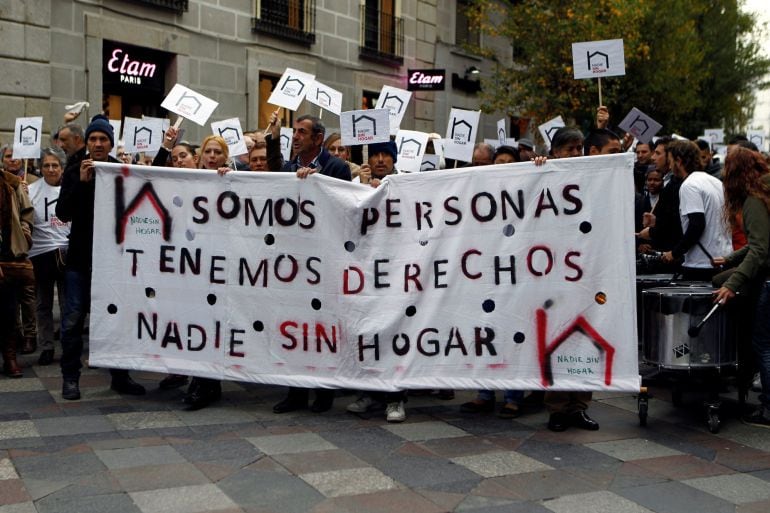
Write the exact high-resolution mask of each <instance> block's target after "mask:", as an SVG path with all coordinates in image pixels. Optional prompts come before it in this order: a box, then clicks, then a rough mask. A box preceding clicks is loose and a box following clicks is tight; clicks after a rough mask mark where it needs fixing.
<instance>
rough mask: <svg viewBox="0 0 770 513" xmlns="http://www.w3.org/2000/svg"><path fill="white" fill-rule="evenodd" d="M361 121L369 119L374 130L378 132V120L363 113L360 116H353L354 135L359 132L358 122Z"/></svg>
mask: <svg viewBox="0 0 770 513" xmlns="http://www.w3.org/2000/svg"><path fill="white" fill-rule="evenodd" d="M361 121H368V122H369V124H371V125H372V132H374V133H377V120H376V119H374V118H373V117H371V116H367V115H366V114H362V115H360V116H358V117H355V116H353V135H354V136H355V135H356V134H358V130H356V123H359V122H361ZM359 128H360V127H359Z"/></svg>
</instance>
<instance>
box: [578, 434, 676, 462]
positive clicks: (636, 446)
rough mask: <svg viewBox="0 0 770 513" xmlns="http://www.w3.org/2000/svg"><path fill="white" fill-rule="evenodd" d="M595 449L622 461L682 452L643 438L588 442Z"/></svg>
mask: <svg viewBox="0 0 770 513" xmlns="http://www.w3.org/2000/svg"><path fill="white" fill-rule="evenodd" d="M586 447H588V448H589V449H593V450H594V451H599V452H603V453H604V454H606V455H608V456H612V457H613V458H617V459H619V460H621V461H630V460H639V459H643V458H658V457H661V456H678V455H680V454H682V453H681V452H679V451H677V450H674V449H669V448H668V447H665V446H663V445H660V444H657V443H655V442H651V441H650V440H645V439H642V438H630V439H625V440H614V441H611V442H596V443H589V444H586Z"/></svg>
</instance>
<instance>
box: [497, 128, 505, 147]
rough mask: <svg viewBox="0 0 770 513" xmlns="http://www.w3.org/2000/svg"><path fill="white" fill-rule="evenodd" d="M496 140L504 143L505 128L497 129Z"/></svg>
mask: <svg viewBox="0 0 770 513" xmlns="http://www.w3.org/2000/svg"><path fill="white" fill-rule="evenodd" d="M497 141H498V142H499V143H500V144H505V130H504V129H502V128H498V129H497Z"/></svg>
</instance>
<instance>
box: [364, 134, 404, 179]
mask: <svg viewBox="0 0 770 513" xmlns="http://www.w3.org/2000/svg"><path fill="white" fill-rule="evenodd" d="M368 152H369V159H368V161H367V163H366V164H363V165H362V166H361V170H360V171H359V173H358V176H359V177H360V179H361V183H368V184H371V185H372V186H373V187H377V186H378V185H379V184H380V181H381V180H382V179H383V178H385V177H386V176H388V175H392V174H394V173H397V172H398V171H396V167H395V165H396V161H397V160H398V148H397V147H396V143H395V142H393V141H387V142H381V143H372V144H370V145H369V147H368Z"/></svg>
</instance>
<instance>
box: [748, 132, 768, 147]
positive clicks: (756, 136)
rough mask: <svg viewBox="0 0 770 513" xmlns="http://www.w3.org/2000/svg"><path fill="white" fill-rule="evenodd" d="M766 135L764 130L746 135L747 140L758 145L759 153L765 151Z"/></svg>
mask: <svg viewBox="0 0 770 513" xmlns="http://www.w3.org/2000/svg"><path fill="white" fill-rule="evenodd" d="M766 137H767V136H766V134H765V131H764V130H749V131H748V132H747V133H746V138H747V139H748V140H749V141H750V142H753V143H754V144H756V145H757V148H759V151H765V139H766Z"/></svg>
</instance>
